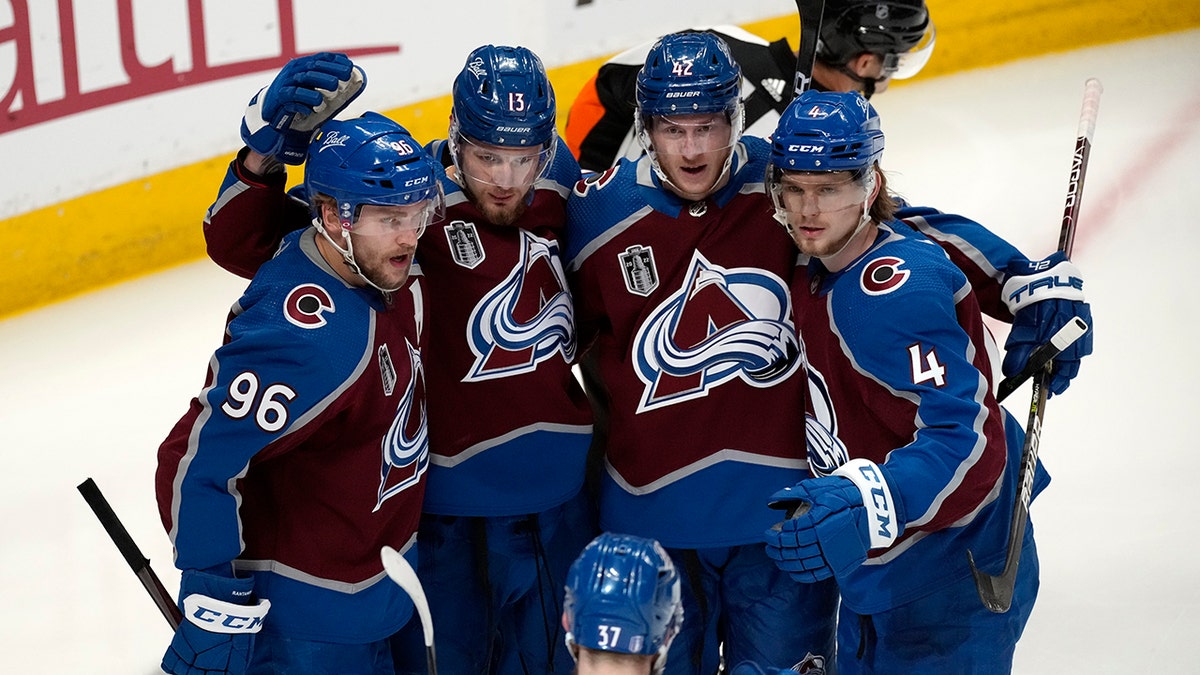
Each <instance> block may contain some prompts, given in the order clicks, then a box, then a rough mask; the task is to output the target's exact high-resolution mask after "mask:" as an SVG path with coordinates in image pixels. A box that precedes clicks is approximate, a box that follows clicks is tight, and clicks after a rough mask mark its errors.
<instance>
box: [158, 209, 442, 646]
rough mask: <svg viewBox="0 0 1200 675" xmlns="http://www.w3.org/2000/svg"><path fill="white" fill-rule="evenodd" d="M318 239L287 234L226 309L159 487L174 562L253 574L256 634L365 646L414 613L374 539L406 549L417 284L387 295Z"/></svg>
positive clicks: (419, 396) (415, 407)
mask: <svg viewBox="0 0 1200 675" xmlns="http://www.w3.org/2000/svg"><path fill="white" fill-rule="evenodd" d="M315 236H318V235H317V234H316V230H315V229H305V230H303V231H300V232H295V233H292V234H290V235H288V237H287V239H286V240H285V242H284V245H283V247H282V248H281V250H280V252H279V254H278V255H277V256H276V257H275V258H274V259H273V260H271V261H270V262H268V263H267V264H265V265H263V267H262V269H261V271H260V272H259V273H258V274H257V275H256V276H255V278H254V280H253V281H252V282H251V283H250V285H249V287H248V288H247V289H246V292H245V294H244V295H243V296H242V297H241V299H240V300H239V301H238V302H237V304H236V305H234V307H233V310H232V312H231V314H230V319H229V322H228V324H227V326H226V335H225V342H224V344H223V345H222V346H221V347H220V348H219V349H218V350H217V351H216V352H215V353H214V355H213V357H212V360H211V362H210V364H209V371H208V376H207V379H206V382H205V386H204V389H203V391H201V393H200V395H199V396H198V397H197V398H195V399H193V400H192V403H191V406H190V408H189V410H188V412H187V413H186V414H185V415H184V416H183V418H182V419H180V420H179V422H178V423H177V424H176V425H175V427H174V429H173V430H172V431H171V433H170V435H169V436H168V437H167V439H166V440H165V441H164V442H163V444H162V446H161V447H160V448H159V453H158V472H157V475H156V490H157V496H158V504H159V511H160V515H161V517H162V521H163V525H164V526H165V527H166V529H167V531H168V532H169V534H170V536H171V541H172V543H173V544H174V547H175V564H176V566H178V567H179V568H180V569H183V570H208V569H213V568H221V567H223V568H224V569H229V564H230V563H231V562H232V568H233V570H235V571H236V572H237V573H238V574H239V575H240V576H253V578H254V593H255V594H256V595H258V596H259V597H263V598H267V599H269V600H270V601H271V611H270V613H269V614H268V615H267V617H266V619H265V621H264V627H263V633H264V635H270V634H279V635H283V636H286V637H288V638H292V639H301V640H310V641H316V642H325V643H345V644H366V643H370V642H376V641H379V640H383V639H385V638H387V637H388V636H389V635H390V634H392V633H393V632H395V631H396V630H397V629H399V628H400V627H401V626H403V625H404V624H405V622H406V621H407V620H408V618H409V616H410V615H411V613H412V602H411V600H410V599H409V597H408V595H407V594H405V593H404V591H402V590H401V589H400V588H399V587H398V586H396V584H394V583H393V582H392V581H391V580H389V579H388V578H386V576H385V575H384V572H383V566H382V563H381V562H380V558H379V550H380V548H381V547H383V546H385V545H387V546H392V547H394V548H397V549H400V550H402V551H409V550H410V549H412V548H414V547H413V543H414V541H415V539H416V531H417V523H418V519H419V516H420V510H421V500H422V497H423V495H424V488H425V479H424V477H425V475H426V472H427V469H428V465H429V448H428V434H427V425H426V416H425V384H424V377H423V374H422V360H421V349H422V346H423V344H424V340H425V336H426V334H427V331H425V330H424V327H423V324H424V314H423V310H422V307H423V306H424V297H423V295H424V281H423V280H422V278H421V275H420V270H419V269H416V268H414V270H413V272H412V274H411V276H410V279H409V281H408V283H407V284H406V285H405V286H404V287H402V288H401V289H400V290H398V291H396V292H395V293H393V294H391V296H390V301H387V302H385V299H384V296H383V295H382V294H380V293H379V292H378V291H375V290H372V289H364V288H358V287H353V286H350V285H348V284H347V283H346V282H345V281H343V280H342V279H341V278H340V277H339V276H338V275H337V274H336V273H335V272H334V271H333V270H332V268H330V266H329V265H328V263H326V262H325V260H324V259H323V258H322V257H321V255H320V253H319V252H318V251H317V247H316V242H315V239H314V237H315ZM351 522H352V523H354V527H352V528H351V527H346V526H345V523H351ZM413 553H415V551H414V552H411V553H409V555H410V557H411V555H412V554H413Z"/></svg>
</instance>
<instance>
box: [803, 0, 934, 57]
mask: <svg viewBox="0 0 1200 675" xmlns="http://www.w3.org/2000/svg"><path fill="white" fill-rule="evenodd" d="M933 32H934V31H933V23H932V22H931V21H930V19H929V10H928V9H927V8H926V7H925V2H924V0H827V1H826V3H825V13H824V15H823V16H822V20H821V33H820V38H819V40H818V41H817V58H819V59H820V60H821V61H823V62H825V63H828V64H830V65H835V66H840V65H843V64H845V63H846V62H848V61H849V60H850V59H852V58H854V57H855V56H857V55H859V54H861V53H863V52H870V53H872V54H878V55H879V56H883V57H887V56H895V55H901V54H905V53H908V52H912V51H915V50H919V49H920V47H921V46H922V45H923V44H924V43H932V39H933ZM922 65H923V63H922Z"/></svg>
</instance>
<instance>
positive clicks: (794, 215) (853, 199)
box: [769, 168, 869, 221]
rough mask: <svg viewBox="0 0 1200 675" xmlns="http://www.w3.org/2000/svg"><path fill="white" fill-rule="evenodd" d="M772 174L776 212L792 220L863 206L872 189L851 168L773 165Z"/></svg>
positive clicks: (770, 173) (773, 199)
mask: <svg viewBox="0 0 1200 675" xmlns="http://www.w3.org/2000/svg"><path fill="white" fill-rule="evenodd" d="M769 175H770V176H772V178H771V180H770V185H769V187H770V191H771V201H773V202H774V203H775V212H776V214H777V215H778V216H786V217H787V220H788V221H793V220H799V219H800V218H802V217H805V216H814V215H817V214H820V213H833V212H835V211H842V210H845V209H848V208H850V207H852V206H862V205H863V202H864V201H865V200H866V198H867V193H868V191H869V190H868V187H869V186H868V185H867V182H866V181H864V180H862V178H861V176H858V175H856V174H854V173H851V172H849V171H831V172H827V173H804V172H789V171H779V170H778V169H775V168H772V169H771V171H770V172H769Z"/></svg>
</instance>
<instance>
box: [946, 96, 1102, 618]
mask: <svg viewBox="0 0 1200 675" xmlns="http://www.w3.org/2000/svg"><path fill="white" fill-rule="evenodd" d="M1101 91H1102V88H1101V86H1100V81H1099V80H1096V79H1089V80H1088V81H1087V83H1086V84H1085V86H1084V93H1083V111H1082V112H1081V113H1080V115H1079V135H1078V136H1077V138H1076V141H1075V152H1074V154H1073V155H1072V157H1071V177H1070V181H1069V182H1068V184H1067V200H1066V206H1065V207H1064V208H1063V218H1062V227H1061V229H1060V230H1059V236H1058V250H1060V251H1062V252H1064V253H1066V254H1067V257H1068V258H1069V257H1070V256H1071V250H1072V248H1073V247H1074V244H1075V226H1076V223H1077V222H1078V220H1079V207H1080V202H1081V198H1082V197H1083V180H1084V177H1085V176H1086V175H1087V165H1088V157H1089V156H1090V155H1091V150H1092V135H1093V134H1094V133H1095V131H1096V114H1097V112H1098V109H1099V107H1100V93H1101ZM1052 367H1053V366H1052V363H1051V362H1050V361H1047V362H1046V363H1045V364H1044V365H1043V366H1042V367H1041V370H1039V371H1037V374H1036V375H1035V376H1034V379H1033V398H1032V401H1031V402H1030V406H1029V422H1028V423H1027V424H1026V427H1025V447H1024V448H1022V449H1021V473H1020V478H1019V482H1018V490H1017V498H1016V500H1015V503H1014V504H1013V516H1012V524H1011V525H1010V526H1009V531H1008V553H1007V555H1006V556H1005V560H1004V570H1003V571H1002V572H1001V573H1000V575H999V576H992V575H989V574H986V573H984V572H983V571H982V570H980V569H978V568H977V567H976V566H975V558H974V556H973V555H972V554H971V552H970V551H967V561H968V562H969V563H970V565H971V574H972V575H974V577H975V587H976V589H977V590H978V591H979V599H980V600H981V601H983V604H984V606H985V607H987V608H988V609H989V610H991V611H992V612H995V613H997V614H1000V613H1003V612H1007V611H1008V609H1009V607H1011V606H1012V594H1013V588H1014V586H1015V584H1016V580H1017V567H1018V564H1019V562H1020V559H1021V543H1022V542H1023V541H1024V536H1025V526H1026V524H1027V523H1028V522H1029V501H1030V499H1032V497H1033V476H1034V472H1035V471H1036V470H1037V458H1038V446H1039V445H1040V443H1041V438H1042V422H1043V420H1044V419H1045V415H1046V399H1047V393H1048V392H1047V390H1046V388H1047V386H1048V385H1049V384H1050V373H1051V368H1052Z"/></svg>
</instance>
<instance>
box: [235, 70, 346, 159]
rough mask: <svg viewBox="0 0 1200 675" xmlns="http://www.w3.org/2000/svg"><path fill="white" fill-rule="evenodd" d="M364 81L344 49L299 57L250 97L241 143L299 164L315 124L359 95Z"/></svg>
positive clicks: (274, 156) (336, 112)
mask: <svg viewBox="0 0 1200 675" xmlns="http://www.w3.org/2000/svg"><path fill="white" fill-rule="evenodd" d="M366 84H367V77H366V74H365V73H364V72H363V70H362V68H359V67H358V66H356V65H354V64H353V63H351V62H350V59H349V58H347V57H346V55H345V54H337V53H334V52H321V53H318V54H311V55H309V56H298V57H296V58H294V59H292V60H291V61H288V63H287V65H285V66H284V67H283V69H282V70H280V71H279V74H278V75H276V76H275V79H274V80H273V81H272V82H271V84H270V86H268V87H267V88H266V89H263V90H262V91H260V92H258V93H257V94H256V95H255V96H254V98H252V99H250V105H249V106H247V108H246V114H245V115H244V116H243V117H242V142H244V143H245V144H246V145H247V146H249V147H250V149H251V150H254V151H255V152H257V153H259V154H262V155H266V156H267V157H273V158H275V159H277V160H279V161H281V162H283V163H285V164H302V163H304V156H305V154H306V153H307V151H308V142H309V141H310V140H311V139H312V136H313V133H314V132H315V131H316V129H317V127H319V126H321V124H322V123H323V122H325V121H326V120H328V119H330V118H332V117H333V116H334V115H336V114H338V113H339V112H341V111H342V110H343V109H344V108H345V107H346V106H348V105H350V103H351V101H353V100H354V99H356V98H358V95H359V94H361V93H362V91H363V89H364V88H365V87H366Z"/></svg>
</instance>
